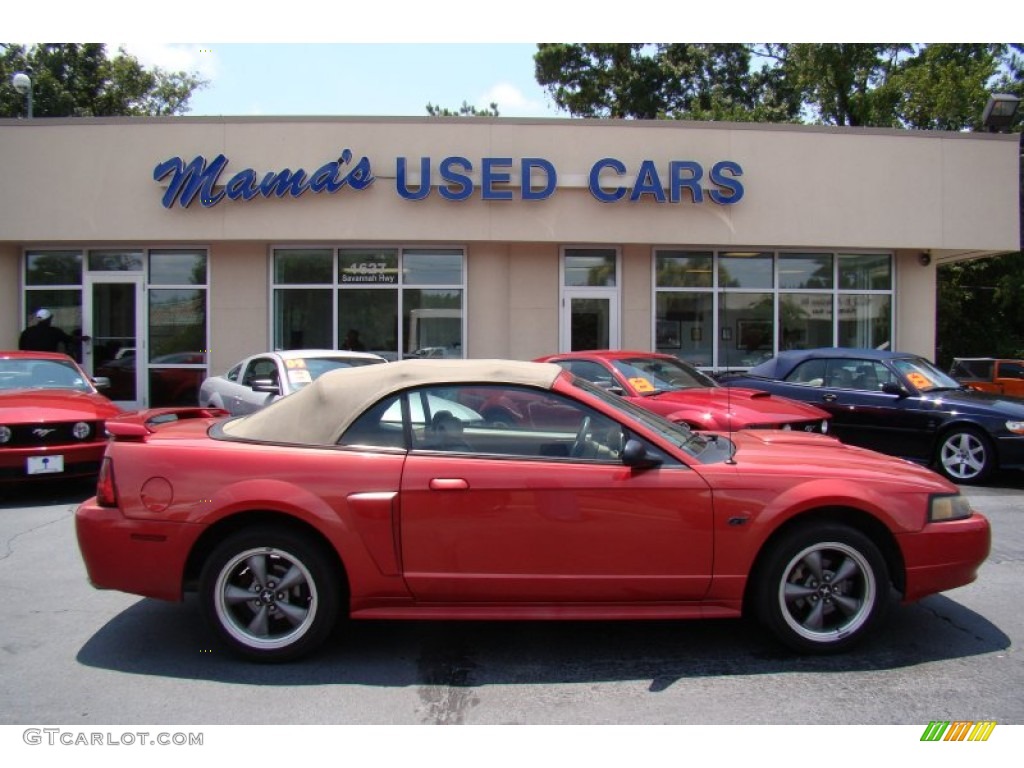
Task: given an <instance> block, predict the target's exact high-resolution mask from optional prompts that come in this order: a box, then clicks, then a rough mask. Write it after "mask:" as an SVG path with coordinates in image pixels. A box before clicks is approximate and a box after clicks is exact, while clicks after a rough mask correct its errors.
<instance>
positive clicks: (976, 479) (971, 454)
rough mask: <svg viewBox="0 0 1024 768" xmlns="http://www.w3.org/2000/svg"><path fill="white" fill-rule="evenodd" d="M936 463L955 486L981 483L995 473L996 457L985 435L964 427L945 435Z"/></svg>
mask: <svg viewBox="0 0 1024 768" xmlns="http://www.w3.org/2000/svg"><path fill="white" fill-rule="evenodd" d="M936 463H937V467H938V469H939V471H940V472H942V474H943V475H945V476H946V477H948V478H949V479H950V480H952V481H953V482H954V483H980V482H981V481H983V480H984V479H985V478H987V477H988V476H989V475H990V474H991V473H992V469H993V467H994V465H995V454H994V452H993V450H992V444H991V442H990V441H989V440H988V438H986V437H985V436H984V435H983V434H981V432H979V431H978V430H975V429H971V428H969V427H960V428H957V429H954V430H953V431H952V432H949V433H948V434H946V435H943V437H942V442H941V443H940V444H939V453H938V461H937V462H936Z"/></svg>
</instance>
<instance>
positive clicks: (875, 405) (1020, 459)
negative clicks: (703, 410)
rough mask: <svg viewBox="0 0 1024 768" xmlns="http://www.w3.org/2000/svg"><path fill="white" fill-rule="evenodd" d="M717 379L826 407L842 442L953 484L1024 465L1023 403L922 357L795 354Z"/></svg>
mask: <svg viewBox="0 0 1024 768" xmlns="http://www.w3.org/2000/svg"><path fill="white" fill-rule="evenodd" d="M720 381H721V382H722V383H723V384H725V385H726V386H732V387H751V388H753V389H761V390H765V391H767V392H772V393H773V394H776V395H781V396H783V397H788V398H791V399H793V400H799V401H801V402H804V403H811V404H812V405H816V406H818V407H819V408H823V409H825V410H826V411H828V412H829V413H830V414H831V416H832V428H831V432H832V434H834V435H835V436H836V437H838V438H839V439H840V440H842V441H843V442H844V443H850V444H852V445H859V446H863V447H865V448H871V449H873V450H876V451H880V452H882V453H888V454H890V455H893V456H902V457H903V458H906V459H910V460H911V461H915V462H918V463H920V464H926V465H931V466H933V467H934V468H935V469H937V470H938V471H939V472H941V473H942V474H944V475H945V476H946V477H948V478H949V479H951V480H953V481H954V482H958V483H980V482H982V481H984V480H985V479H986V478H987V477H989V475H991V473H992V472H993V471H994V470H996V469H997V468H1002V469H1020V468H1022V467H1024V400H1022V399H1020V398H1015V397H1006V396H1001V395H992V394H987V393H983V392H977V391H974V390H970V389H967V388H965V387H964V386H963V385H962V384H960V382H958V381H956V380H955V379H953V378H951V377H950V376H949V375H947V374H945V373H943V372H942V371H940V370H939V369H938V368H936V367H935V366H934V365H933V364H932V363H930V362H929V361H928V360H926V359H924V358H922V357H918V356H917V355H913V354H908V353H901V352H884V351H879V350H874V349H842V348H824V349H804V350H793V351H788V352H781V353H779V355H778V356H777V357H774V358H772V359H771V360H768V361H766V362H764V363H761V364H760V365H757V366H754V367H753V368H751V369H750V370H749V371H747V372H746V373H727V374H724V375H722V376H721V377H720Z"/></svg>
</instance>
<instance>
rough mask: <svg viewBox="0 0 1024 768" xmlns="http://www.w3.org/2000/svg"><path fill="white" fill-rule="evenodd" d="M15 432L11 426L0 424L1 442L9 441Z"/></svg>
mask: <svg viewBox="0 0 1024 768" xmlns="http://www.w3.org/2000/svg"><path fill="white" fill-rule="evenodd" d="M13 434H14V433H13V432H11V428H10V427H7V426H3V425H0V443H9V442H10V441H11V436H12V435H13Z"/></svg>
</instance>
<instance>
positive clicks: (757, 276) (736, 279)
mask: <svg viewBox="0 0 1024 768" xmlns="http://www.w3.org/2000/svg"><path fill="white" fill-rule="evenodd" d="M772 265H773V257H772V254H770V253H746V252H742V253H741V252H726V253H722V254H719V256H718V286H719V287H720V288H771V287H773V286H774V285H775V282H774V280H773V279H772Z"/></svg>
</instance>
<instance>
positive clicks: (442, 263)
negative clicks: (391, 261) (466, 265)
mask: <svg viewBox="0 0 1024 768" xmlns="http://www.w3.org/2000/svg"><path fill="white" fill-rule="evenodd" d="M402 275H403V280H404V282H405V284H406V285H462V251H449V250H416V251H405V252H404V253H403V254H402Z"/></svg>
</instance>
